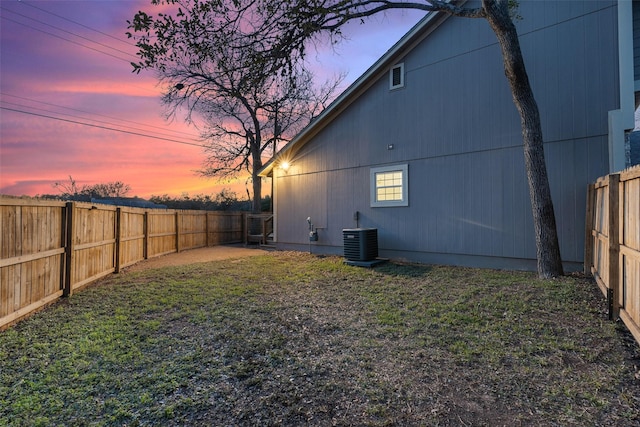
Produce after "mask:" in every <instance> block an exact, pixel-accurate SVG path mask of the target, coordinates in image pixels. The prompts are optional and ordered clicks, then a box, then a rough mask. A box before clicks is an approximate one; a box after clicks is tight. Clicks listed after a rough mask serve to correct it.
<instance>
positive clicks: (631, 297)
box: [584, 166, 640, 343]
mask: <svg viewBox="0 0 640 427" xmlns="http://www.w3.org/2000/svg"><path fill="white" fill-rule="evenodd" d="M588 191H589V194H588V197H587V200H588V202H587V221H586V223H587V230H586V237H587V239H586V242H585V263H584V266H585V273H591V274H593V277H594V278H595V280H596V282H597V283H598V286H599V287H600V289H601V290H602V292H603V294H604V295H605V296H606V297H607V300H608V303H609V317H610V318H611V319H617V318H620V319H622V320H623V321H624V323H625V324H626V325H627V327H628V328H629V330H630V331H631V333H632V334H633V336H634V337H635V339H636V340H637V341H638V342H639V343H640V166H637V167H634V168H631V169H628V170H626V171H623V172H620V173H618V174H612V175H608V176H606V177H602V178H599V179H598V180H597V181H596V182H595V183H594V184H591V185H590V186H589V190H588Z"/></svg>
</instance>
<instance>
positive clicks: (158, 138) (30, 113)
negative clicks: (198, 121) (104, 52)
mask: <svg viewBox="0 0 640 427" xmlns="http://www.w3.org/2000/svg"><path fill="white" fill-rule="evenodd" d="M0 109H2V110H6V111H13V112H16V113H22V114H27V115H31V116H36V117H44V118H47V119H53V120H59V121H62V122H67V123H73V124H77V125H82V126H89V127H94V128H98V129H104V130H110V131H114V132H121V133H126V134H129V135H135V136H142V137H144V138H151V139H157V140H161V141H168V142H173V143H176V144H183V145H192V146H194V147H200V148H207V146H206V145H202V144H194V143H192V142H185V141H178V140H175V139H170V138H163V137H159V136H153V135H146V134H143V133H138V132H131V131H127V130H122V129H115V128H110V127H106V126H99V125H94V124H91V123H84V122H79V121H76V120H69V119H63V118H60V117H54V116H48V115H45V114H38V113H33V112H29V111H24V110H18V109H15V108H8V107H2V106H0Z"/></svg>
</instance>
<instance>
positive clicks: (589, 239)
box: [583, 184, 596, 276]
mask: <svg viewBox="0 0 640 427" xmlns="http://www.w3.org/2000/svg"><path fill="white" fill-rule="evenodd" d="M595 192H596V190H595V185H594V184H589V185H588V186H587V209H586V218H585V227H584V228H585V231H584V268H583V272H584V274H585V275H587V276H590V275H591V265H592V264H593V225H594V224H593V222H594V215H593V214H594V212H595V204H596V203H595Z"/></svg>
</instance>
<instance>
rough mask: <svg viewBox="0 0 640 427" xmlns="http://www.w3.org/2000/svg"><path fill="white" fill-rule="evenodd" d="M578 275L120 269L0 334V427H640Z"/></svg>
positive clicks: (270, 265) (629, 356)
mask: <svg viewBox="0 0 640 427" xmlns="http://www.w3.org/2000/svg"><path fill="white" fill-rule="evenodd" d="M604 303H605V302H604V298H603V297H602V295H601V294H600V293H599V291H598V289H597V287H596V285H595V284H593V282H591V281H589V280H585V279H581V278H577V277H567V278H564V279H561V280H554V281H539V280H537V279H536V278H535V275H533V274H530V273H521V272H501V271H494V270H480V269H469V268H454V267H436V266H417V265H406V264H394V263H387V264H384V265H381V266H378V267H376V268H374V269H362V268H357V267H349V266H346V265H344V264H343V262H342V259H341V258H337V257H316V256H312V255H309V254H304V253H292V252H275V253H270V254H267V255H264V256H257V257H252V258H247V259H241V260H228V261H219V262H211V263H206V264H194V265H191V266H183V267H170V268H163V269H157V270H147V271H141V272H135V273H134V272H126V271H125V272H124V273H122V274H119V275H113V276H110V277H108V278H107V279H105V280H102V281H100V282H98V283H97V284H95V285H93V286H91V287H89V288H87V289H85V290H83V291H82V292H79V293H77V294H75V295H73V296H72V297H71V298H68V299H64V300H62V301H61V302H59V303H57V304H55V305H53V306H51V307H49V308H48V309H46V310H44V311H42V312H40V313H38V314H36V315H34V316H32V317H31V318H29V319H27V320H25V321H23V322H20V323H19V324H17V325H16V326H14V327H13V328H11V329H8V330H6V331H4V332H0V426H14V425H15V426H22V425H24V426H32V425H42V426H54V425H60V426H74V425H78V426H82V425H117V426H123V425H127V426H136V425H154V426H156V425H158V426H172V425H181V426H182V425H184V426H196V425H203V426H222V425H224V426H229V425H256V426H266V425H286V426H292V425H318V426H330V425H350V426H351V425H358V426H365V425H371V426H378V425H399V426H407V425H426V426H430V425H433V426H436V425H437V426H443V425H444V426H446V425H450V426H482V425H487V426H501V425H507V426H518V425H531V426H552V425H558V426H587V425H599V426H631V425H640V374H639V371H638V369H639V367H640V350H639V348H638V345H637V344H636V343H635V342H634V341H633V340H632V339H631V338H630V335H629V334H628V333H627V332H626V331H625V330H624V327H622V326H620V325H619V324H616V323H613V322H609V321H607V320H606V315H605V308H604V305H605V304H604Z"/></svg>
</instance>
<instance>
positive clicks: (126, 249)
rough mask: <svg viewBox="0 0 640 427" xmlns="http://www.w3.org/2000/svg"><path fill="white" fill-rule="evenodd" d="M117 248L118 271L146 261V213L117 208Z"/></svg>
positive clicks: (138, 210)
mask: <svg viewBox="0 0 640 427" xmlns="http://www.w3.org/2000/svg"><path fill="white" fill-rule="evenodd" d="M118 212H119V215H120V217H119V220H118V222H119V242H120V244H119V248H120V251H119V253H118V261H119V262H118V263H117V266H118V271H119V269H120V268H124V267H128V266H130V265H133V264H135V263H136V262H138V261H142V260H143V259H146V258H147V256H146V248H147V234H146V232H145V230H146V211H145V210H144V209H139V208H118Z"/></svg>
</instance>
